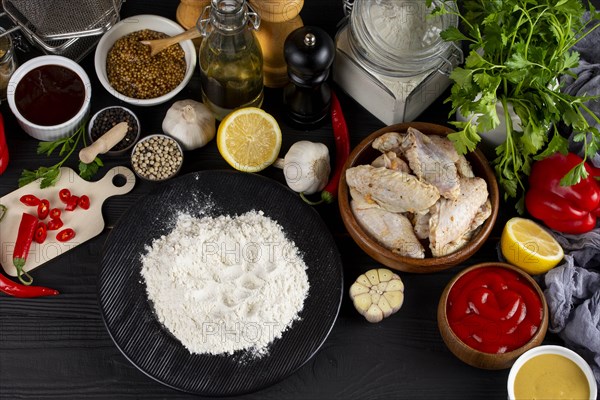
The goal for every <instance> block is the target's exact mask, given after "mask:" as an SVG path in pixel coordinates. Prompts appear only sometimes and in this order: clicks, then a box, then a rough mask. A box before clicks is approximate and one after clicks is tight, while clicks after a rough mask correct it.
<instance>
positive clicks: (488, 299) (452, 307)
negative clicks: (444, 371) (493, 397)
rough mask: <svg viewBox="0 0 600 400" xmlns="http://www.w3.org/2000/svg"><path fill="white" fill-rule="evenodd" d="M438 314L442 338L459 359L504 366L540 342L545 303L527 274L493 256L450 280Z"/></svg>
mask: <svg viewBox="0 0 600 400" xmlns="http://www.w3.org/2000/svg"><path fill="white" fill-rule="evenodd" d="M437 319H438V327H439V330H440V333H441V335H442V339H443V340H444V343H446V346H447V347H448V349H449V350H450V351H451V352H452V353H453V354H454V355H455V356H456V357H458V358H459V359H460V360H462V361H463V362H465V363H467V364H469V365H471V366H473V367H477V368H482V369H493V370H496V369H506V368H510V367H511V366H512V365H513V363H514V362H515V360H516V359H517V358H518V357H519V356H520V355H521V354H523V353H524V352H526V351H527V350H529V349H531V348H533V347H536V346H539V345H540V344H541V343H542V341H543V340H544V337H545V335H546V330H547V329H548V306H547V304H546V300H545V298H544V293H543V292H542V289H541V288H540V287H539V286H538V284H537V283H536V282H535V281H534V280H533V279H532V278H531V276H529V275H528V274H526V273H525V272H523V271H521V270H520V269H518V268H516V267H514V266H512V265H510V264H504V263H500V262H491V263H483V264H477V265H474V266H472V267H469V268H466V269H464V270H463V271H461V272H460V273H459V274H457V275H456V276H455V277H454V278H453V279H452V280H451V281H450V282H449V283H448V285H447V286H446V288H445V289H444V291H443V293H442V296H441V298H440V302H439V305H438V311H437Z"/></svg>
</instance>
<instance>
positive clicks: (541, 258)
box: [500, 217, 564, 275]
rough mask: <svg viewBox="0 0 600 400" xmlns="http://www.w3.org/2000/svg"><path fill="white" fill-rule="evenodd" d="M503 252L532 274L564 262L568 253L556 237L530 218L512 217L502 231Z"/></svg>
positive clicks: (507, 257) (514, 263)
mask: <svg viewBox="0 0 600 400" xmlns="http://www.w3.org/2000/svg"><path fill="white" fill-rule="evenodd" d="M500 249H501V250H502V255H503V256H504V258H506V260H507V261H508V262H509V263H511V264H513V265H515V266H517V267H519V268H521V269H522V270H523V271H525V272H527V273H528V274H530V275H538V274H543V273H545V272H547V271H549V270H551V269H552V268H554V267H555V266H557V265H558V263H559V262H560V261H561V260H562V259H563V256H564V252H563V249H562V247H560V244H559V243H558V242H557V241H556V239H554V237H553V236H552V235H551V234H550V233H548V231H546V230H545V229H544V228H542V227H541V226H540V225H538V224H537V223H535V222H533V221H532V220H529V219H526V218H518V217H515V218H511V219H510V220H509V221H508V222H507V223H506V225H505V226H504V230H503V231H502V236H501V238H500Z"/></svg>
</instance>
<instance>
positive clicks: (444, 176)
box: [402, 128, 460, 200]
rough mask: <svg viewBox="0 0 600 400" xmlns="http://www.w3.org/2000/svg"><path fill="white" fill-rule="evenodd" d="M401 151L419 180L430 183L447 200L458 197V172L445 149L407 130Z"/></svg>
mask: <svg viewBox="0 0 600 400" xmlns="http://www.w3.org/2000/svg"><path fill="white" fill-rule="evenodd" d="M436 140H437V139H436ZM402 150H403V153H404V156H405V157H406V159H407V160H408V164H409V165H410V168H411V169H412V171H413V172H414V173H415V175H417V177H418V178H419V179H421V180H424V181H425V182H429V183H431V184H432V185H433V186H435V187H436V188H438V190H439V191H440V194H441V195H442V196H443V197H445V198H447V199H452V200H453V199H456V198H457V197H458V195H459V194H460V186H459V181H458V172H457V171H456V165H454V160H453V159H452V158H451V157H450V156H449V155H448V153H447V149H446V151H445V150H443V149H442V148H440V147H439V146H438V145H437V144H436V143H434V142H433V141H432V140H431V139H430V138H429V137H427V136H426V135H424V134H423V133H421V132H420V131H418V130H417V129H414V128H408V131H407V133H406V137H405V138H404V141H403V142H402Z"/></svg>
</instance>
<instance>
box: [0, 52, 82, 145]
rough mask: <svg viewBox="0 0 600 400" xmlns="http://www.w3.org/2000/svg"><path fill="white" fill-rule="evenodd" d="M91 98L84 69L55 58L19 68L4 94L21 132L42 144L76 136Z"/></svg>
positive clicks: (36, 61) (30, 62) (68, 60)
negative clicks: (74, 134)
mask: <svg viewBox="0 0 600 400" xmlns="http://www.w3.org/2000/svg"><path fill="white" fill-rule="evenodd" d="M91 96H92V88H91V84H90V80H89V77H88V76H87V74H86V73H85V71H84V70H83V68H81V67H80V66H79V64H77V63H76V62H74V61H72V60H70V59H68V58H66V57H62V56H55V55H46V56H39V57H35V58H33V59H31V60H29V61H27V62H26V63H24V64H23V65H21V66H20V67H19V68H18V69H17V70H16V71H15V73H14V74H13V75H12V77H11V78H10V80H9V82H8V90H7V100H8V105H9V106H10V109H11V111H12V112H13V114H14V115H15V117H16V118H17V121H18V122H19V125H20V126H21V128H23V130H24V131H25V132H27V133H28V134H29V135H30V136H32V137H34V138H36V139H38V140H43V141H53V140H57V139H62V138H64V137H67V136H70V135H72V134H73V133H75V131H77V129H79V128H80V127H81V125H82V124H83V123H85V120H86V118H87V116H88V114H89V111H90V98H91Z"/></svg>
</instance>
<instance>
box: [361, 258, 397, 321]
mask: <svg viewBox="0 0 600 400" xmlns="http://www.w3.org/2000/svg"><path fill="white" fill-rule="evenodd" d="M350 298H351V299H352V301H353V303H354V307H355V308H356V309H357V310H358V312H359V313H360V314H361V315H363V316H364V317H365V318H366V319H367V321H369V322H373V323H376V322H379V321H381V320H382V319H384V318H386V317H389V316H390V315H392V314H394V313H395V312H397V311H398V310H399V309H400V307H402V303H403V302H404V283H402V280H401V279H400V277H399V276H398V275H396V274H394V273H393V272H392V271H390V270H389V269H385V268H378V269H372V270H369V271H367V272H365V273H364V274H362V275H360V276H359V277H358V278H356V282H354V283H353V284H352V286H350Z"/></svg>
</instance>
